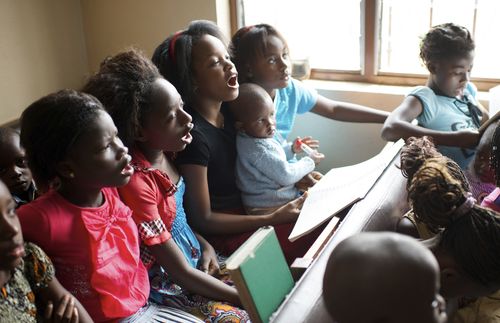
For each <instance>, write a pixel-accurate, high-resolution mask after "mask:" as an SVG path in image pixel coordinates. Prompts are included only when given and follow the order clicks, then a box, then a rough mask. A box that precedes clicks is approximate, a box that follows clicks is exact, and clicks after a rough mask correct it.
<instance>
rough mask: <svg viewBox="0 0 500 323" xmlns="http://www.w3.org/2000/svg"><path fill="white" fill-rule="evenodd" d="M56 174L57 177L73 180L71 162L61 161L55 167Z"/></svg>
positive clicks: (73, 172) (73, 174)
mask: <svg viewBox="0 0 500 323" xmlns="http://www.w3.org/2000/svg"><path fill="white" fill-rule="evenodd" d="M56 172H57V174H58V175H59V176H61V177H63V178H66V179H72V178H75V171H74V170H73V165H72V163H71V161H61V162H59V163H58V164H57V165H56Z"/></svg>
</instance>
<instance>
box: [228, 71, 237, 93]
mask: <svg viewBox="0 0 500 323" xmlns="http://www.w3.org/2000/svg"><path fill="white" fill-rule="evenodd" d="M227 85H228V86H229V87H231V88H235V89H236V88H238V87H239V84H238V74H233V75H231V76H230V77H229V79H228V80H227Z"/></svg>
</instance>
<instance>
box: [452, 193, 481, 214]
mask: <svg viewBox="0 0 500 323" xmlns="http://www.w3.org/2000/svg"><path fill="white" fill-rule="evenodd" d="M476 202H477V200H476V199H475V198H474V197H473V196H472V193H471V192H467V193H466V194H465V201H464V202H463V203H462V204H461V205H460V206H459V207H457V208H456V209H455V211H454V212H453V217H454V218H455V219H458V218H460V217H462V216H463V215H465V214H467V212H469V211H470V210H472V208H473V207H474V204H476Z"/></svg>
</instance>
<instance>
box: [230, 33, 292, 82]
mask: <svg viewBox="0 0 500 323" xmlns="http://www.w3.org/2000/svg"><path fill="white" fill-rule="evenodd" d="M269 36H275V37H278V38H279V39H280V40H281V41H282V42H283V44H284V45H285V47H287V48H288V44H287V42H286V40H285V38H284V37H283V36H282V35H281V34H280V33H279V32H278V31H277V30H276V29H275V28H274V27H272V26H270V25H268V24H258V25H252V26H247V27H242V28H240V29H239V30H238V31H237V32H236V33H235V34H234V35H233V37H232V39H231V43H230V44H229V53H230V55H231V60H232V61H233V63H234V65H235V66H236V70H237V71H238V81H239V82H240V83H245V82H251V79H250V78H249V76H248V73H247V71H248V65H249V64H251V63H253V62H255V60H256V59H257V57H260V56H263V55H264V54H265V53H266V52H267V48H266V46H267V38H268V37H269Z"/></svg>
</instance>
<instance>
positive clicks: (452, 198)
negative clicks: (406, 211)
mask: <svg viewBox="0 0 500 323" xmlns="http://www.w3.org/2000/svg"><path fill="white" fill-rule="evenodd" d="M408 199H409V201H410V205H411V206H412V207H413V211H414V214H415V218H416V220H417V221H421V222H423V223H425V224H426V225H427V226H428V227H429V228H430V229H431V230H433V231H434V232H438V233H437V235H436V236H435V237H434V238H433V239H430V240H428V241H427V242H426V243H428V245H429V247H430V249H431V250H432V251H433V252H434V255H435V256H436V258H437V260H438V263H439V265H440V270H441V286H442V294H443V296H445V297H446V298H448V299H449V300H453V299H454V298H459V297H462V298H463V297H467V298H475V297H481V298H479V299H477V300H475V302H472V303H470V302H469V304H467V306H463V308H462V309H460V310H459V311H458V313H457V314H456V320H455V321H453V322H491V320H483V318H488V319H493V318H496V319H498V315H499V314H498V313H495V312H498V308H499V304H500V302H499V301H500V299H499V298H498V297H497V296H496V295H497V294H498V293H497V294H495V295H491V294H492V293H494V292H495V291H497V290H498V289H499V288H500V257H498V250H500V214H498V213H497V212H494V211H492V210H489V209H486V208H483V207H481V206H479V205H477V204H476V203H475V202H476V201H475V199H474V198H473V197H472V195H471V193H470V192H468V191H467V190H466V189H464V184H463V183H461V182H460V181H459V180H457V179H456V178H454V176H453V175H452V173H451V172H450V170H449V167H447V166H446V165H445V163H443V159H442V158H429V159H427V160H425V161H424V162H423V163H422V165H421V167H420V168H419V169H418V170H417V171H416V172H415V173H414V175H413V178H412V179H411V183H410V184H409V187H408ZM486 295H490V296H488V297H482V296H486ZM461 300H463V299H461Z"/></svg>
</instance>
